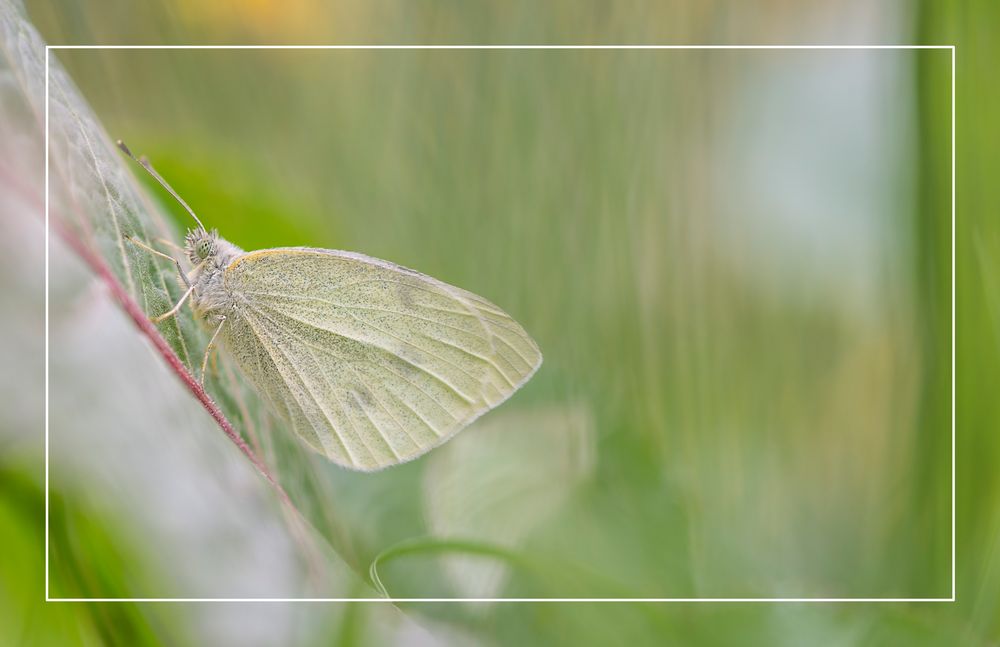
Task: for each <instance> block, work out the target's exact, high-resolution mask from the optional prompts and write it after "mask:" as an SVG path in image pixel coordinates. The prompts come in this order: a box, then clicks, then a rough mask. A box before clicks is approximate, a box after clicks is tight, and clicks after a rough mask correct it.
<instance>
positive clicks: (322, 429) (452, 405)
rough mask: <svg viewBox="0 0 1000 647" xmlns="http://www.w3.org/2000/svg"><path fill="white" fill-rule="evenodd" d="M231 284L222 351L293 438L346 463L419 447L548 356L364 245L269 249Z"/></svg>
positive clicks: (507, 391)
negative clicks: (355, 248)
mask: <svg viewBox="0 0 1000 647" xmlns="http://www.w3.org/2000/svg"><path fill="white" fill-rule="evenodd" d="M223 280H224V284H225V286H226V288H227V290H228V291H229V292H230V293H231V294H233V295H235V296H236V300H237V304H236V312H235V313H234V315H233V316H232V317H231V321H229V322H227V325H226V326H225V328H224V329H223V337H224V339H223V341H224V344H225V345H226V347H227V349H228V350H229V351H230V353H231V354H232V355H233V356H234V357H235V359H236V360H237V363H238V364H239V365H240V367H241V368H242V369H243V371H244V373H245V374H246V375H247V376H248V377H249V378H250V379H251V381H253V382H254V384H255V386H256V387H257V389H258V390H259V391H260V392H261V393H262V394H263V395H264V396H265V397H266V398H267V399H268V400H270V401H271V403H272V405H273V406H274V408H275V409H276V410H277V411H278V412H279V413H280V414H281V415H282V416H283V417H284V418H285V419H286V420H287V421H288V422H289V423H290V425H291V427H292V429H293V430H294V431H295V433H296V434H297V435H299V436H300V437H301V438H302V439H303V440H304V441H305V442H306V443H307V444H308V445H309V446H310V447H312V448H313V449H314V450H316V451H318V452H320V453H322V454H324V455H326V456H327V457H328V458H329V459H330V460H332V461H334V462H336V463H339V464H340V465H343V466H345V467H348V468H351V469H358V470H375V469H380V468H383V467H387V466H389V465H395V464H397V463H401V462H404V461H407V460H410V459H413V458H416V457H417V456H420V455H421V454H423V453H424V452H426V451H428V450H430V449H432V448H433V447H435V446H437V445H439V444H441V443H443V442H444V441H445V440H447V439H448V438H450V437H451V436H453V435H454V434H455V433H457V432H458V431H459V430H461V429H462V428H463V427H465V426H466V425H468V424H469V423H471V422H472V421H473V420H475V419H476V418H478V417H479V416H480V415H482V414H483V413H485V412H487V411H489V410H490V409H492V408H493V407H495V406H497V405H499V404H500V403H502V402H503V401H504V400H506V399H507V398H508V397H510V395H511V394H513V393H514V391H516V390H517V389H518V388H520V386H521V385H522V384H524V383H525V382H526V381H527V380H528V379H529V378H530V377H531V376H532V375H533V374H534V372H535V371H536V370H537V369H538V367H539V365H540V364H541V363H542V354H541V352H540V351H539V350H538V346H537V345H536V344H535V342H534V340H532V338H531V337H530V336H529V335H528V334H527V333H526V332H525V331H524V329H523V328H522V327H521V326H520V325H519V324H518V323H517V322H516V321H514V320H513V319H512V318H511V317H510V315H508V314H507V313H505V312H503V311H502V310H501V309H500V308H498V307H497V306H495V305H493V304H492V303H490V302H489V301H487V300H485V299H483V298H482V297H479V296H476V295H475V294H472V293H471V292H467V291H465V290H461V289H459V288H456V287H453V286H451V285H448V284H446V283H443V282H441V281H438V280H436V279H433V278H431V277H429V276H426V275H424V274H420V273H419V272H415V271H413V270H410V269H407V268H404V267H400V266H398V265H394V264H392V263H388V262H386V261H381V260H378V259H375V258H371V257H368V256H364V255H362V254H355V253H351V252H342V251H334V250H326V249H310V248H287V249H269V250H261V251H257V252H251V253H248V254H245V255H243V256H240V257H239V258H237V259H236V260H234V261H233V262H232V263H231V264H230V265H229V266H228V267H227V268H226V270H225V273H224V279H223Z"/></svg>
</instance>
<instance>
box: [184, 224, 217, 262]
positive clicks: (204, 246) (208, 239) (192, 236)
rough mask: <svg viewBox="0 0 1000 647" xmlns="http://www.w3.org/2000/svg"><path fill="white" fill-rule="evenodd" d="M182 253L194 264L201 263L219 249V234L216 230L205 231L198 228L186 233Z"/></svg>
mask: <svg viewBox="0 0 1000 647" xmlns="http://www.w3.org/2000/svg"><path fill="white" fill-rule="evenodd" d="M184 242H185V245H184V251H185V252H187V255H188V258H189V259H190V260H191V262H192V263H194V264H196V265H197V264H199V263H202V262H204V261H206V260H208V259H210V258H211V257H213V256H215V255H216V253H217V252H218V247H219V232H218V231H216V230H214V229H213V230H212V231H206V230H205V229H203V228H201V227H198V228H197V229H191V230H189V231H188V233H187V236H186V237H185V239H184Z"/></svg>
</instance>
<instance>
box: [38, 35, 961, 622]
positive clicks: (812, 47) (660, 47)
mask: <svg viewBox="0 0 1000 647" xmlns="http://www.w3.org/2000/svg"><path fill="white" fill-rule="evenodd" d="M104 49H108V50H243V49H248V50H521V49H524V50H592V49H597V50H943V49H948V50H951V597H947V598H53V597H51V596H50V595H49V51H50V50H104ZM955 49H956V48H955V45H46V46H45V120H44V121H45V416H44V419H45V601H46V602H447V603H456V602H459V603H461V602H500V603H505V602H622V603H639V602H684V603H702V602H718V603H781V602H798V603H818V602H833V603H879V602H888V603H893V602H896V603H898V602H955V599H956V592H957V588H956V572H955V565H956V553H957V544H956V542H955V536H956V535H955V526H956V523H955V520H956V510H955V465H956V461H955V435H956V434H955V430H956V425H955V420H956V414H955V408H956V407H955V380H956V376H955V338H956V337H957V328H956V327H955V214H956V210H955V204H956V195H955V194H956V181H955V177H956V176H955V159H956V156H955V146H956V142H955V122H956V114H955V69H956V67H955Z"/></svg>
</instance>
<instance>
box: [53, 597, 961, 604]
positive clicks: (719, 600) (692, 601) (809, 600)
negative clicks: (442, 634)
mask: <svg viewBox="0 0 1000 647" xmlns="http://www.w3.org/2000/svg"><path fill="white" fill-rule="evenodd" d="M47 602H388V603H397V602H444V603H449V604H450V603H453V602H622V603H638V602H651V603H652V602H684V603H690V604H697V603H702V602H717V603H737V604H761V603H767V602H798V603H804V604H808V603H820V602H834V603H845V604H847V603H858V602H860V603H865V604H869V603H875V602H891V603H900V602H954V600H952V599H951V598H52V599H50V600H47Z"/></svg>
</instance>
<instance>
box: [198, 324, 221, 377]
mask: <svg viewBox="0 0 1000 647" xmlns="http://www.w3.org/2000/svg"><path fill="white" fill-rule="evenodd" d="M219 318H220V321H219V327H218V328H216V329H215V332H214V333H212V338H211V339H209V340H208V346H205V357H203V358H202V360H201V385H202V386H205V372H206V371H207V370H208V358H209V356H210V355H211V354H212V350H213V349H214V348H215V339H216V338H217V337H218V336H219V333H220V332H222V327H223V326H225V325H226V317H225V316H224V315H221V316H220V317H219Z"/></svg>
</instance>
